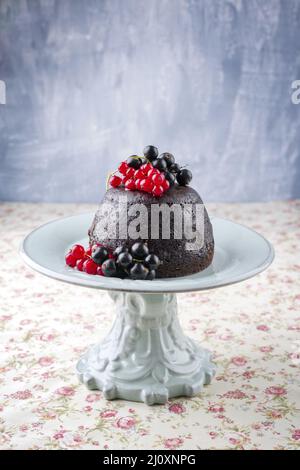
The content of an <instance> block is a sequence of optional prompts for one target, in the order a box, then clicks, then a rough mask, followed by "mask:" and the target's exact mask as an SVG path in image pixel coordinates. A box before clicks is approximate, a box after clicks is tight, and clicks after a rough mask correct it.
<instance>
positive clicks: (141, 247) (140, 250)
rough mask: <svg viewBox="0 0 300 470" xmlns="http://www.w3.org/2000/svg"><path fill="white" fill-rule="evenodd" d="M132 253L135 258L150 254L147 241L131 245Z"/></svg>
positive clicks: (142, 257)
mask: <svg viewBox="0 0 300 470" xmlns="http://www.w3.org/2000/svg"><path fill="white" fill-rule="evenodd" d="M131 254H132V256H133V258H136V259H145V258H146V256H148V255H149V249H148V247H147V245H145V243H142V242H136V243H135V244H134V245H132V247H131Z"/></svg>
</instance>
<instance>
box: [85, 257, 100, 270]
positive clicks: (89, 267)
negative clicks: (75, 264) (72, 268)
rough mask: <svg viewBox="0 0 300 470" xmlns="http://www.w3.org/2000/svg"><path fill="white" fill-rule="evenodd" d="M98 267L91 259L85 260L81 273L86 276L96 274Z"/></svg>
mask: <svg viewBox="0 0 300 470" xmlns="http://www.w3.org/2000/svg"><path fill="white" fill-rule="evenodd" d="M97 268H98V265H97V264H96V263H95V261H93V260H92V259H87V260H86V261H85V262H84V263H83V271H84V272H85V273H87V274H96V273H97Z"/></svg>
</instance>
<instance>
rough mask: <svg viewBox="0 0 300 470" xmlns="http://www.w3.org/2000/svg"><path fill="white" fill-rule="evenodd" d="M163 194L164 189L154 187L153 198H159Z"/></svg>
mask: <svg viewBox="0 0 300 470" xmlns="http://www.w3.org/2000/svg"><path fill="white" fill-rule="evenodd" d="M163 193H164V188H163V187H162V186H154V188H153V189H152V194H153V196H161V195H162V194H163Z"/></svg>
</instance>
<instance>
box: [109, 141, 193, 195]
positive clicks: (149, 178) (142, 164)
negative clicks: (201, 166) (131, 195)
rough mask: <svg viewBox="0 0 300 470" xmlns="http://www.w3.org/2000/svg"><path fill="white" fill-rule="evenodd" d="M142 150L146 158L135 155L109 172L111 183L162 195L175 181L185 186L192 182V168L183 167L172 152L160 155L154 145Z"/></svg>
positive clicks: (127, 188) (114, 185) (111, 184)
mask: <svg viewBox="0 0 300 470" xmlns="http://www.w3.org/2000/svg"><path fill="white" fill-rule="evenodd" d="M143 152H144V156H143V157H139V156H137V155H132V156H131V157H129V158H128V159H127V160H126V162H122V163H121V164H120V165H119V167H118V170H117V171H116V172H115V173H113V174H112V175H110V178H109V184H110V186H112V187H113V188H118V187H119V186H123V187H125V190H127V191H135V190H138V191H144V192H146V193H150V194H152V195H153V196H157V197H159V196H162V195H163V194H164V192H165V191H167V190H168V189H169V188H170V186H173V185H174V184H178V185H179V186H186V185H188V184H189V183H190V182H191V181H192V176H193V175H192V173H191V172H190V170H188V169H186V168H181V167H180V166H179V165H178V163H176V162H175V157H174V155H172V154H171V153H169V152H164V153H162V154H161V155H158V149H157V147H154V145H148V146H147V147H145V148H144V151H143ZM116 173H119V175H117V174H116Z"/></svg>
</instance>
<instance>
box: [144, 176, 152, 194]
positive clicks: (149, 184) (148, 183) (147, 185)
mask: <svg viewBox="0 0 300 470" xmlns="http://www.w3.org/2000/svg"><path fill="white" fill-rule="evenodd" d="M153 186H154V185H153V183H152V181H151V179H150V178H146V179H144V180H143V181H142V182H141V189H142V191H146V193H151V191H152V189H153Z"/></svg>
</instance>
